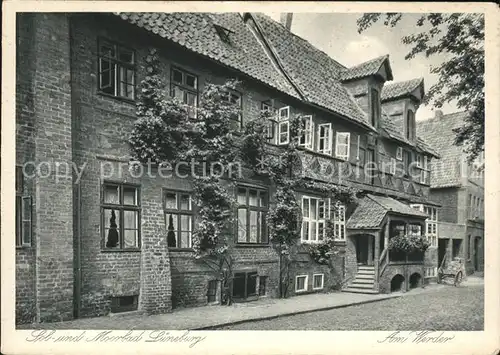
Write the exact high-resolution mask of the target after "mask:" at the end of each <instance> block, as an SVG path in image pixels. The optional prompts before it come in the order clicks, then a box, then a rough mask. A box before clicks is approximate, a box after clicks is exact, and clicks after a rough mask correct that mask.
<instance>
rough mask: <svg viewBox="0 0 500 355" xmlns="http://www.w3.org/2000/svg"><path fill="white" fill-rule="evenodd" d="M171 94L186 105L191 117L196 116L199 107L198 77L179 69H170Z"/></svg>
mask: <svg viewBox="0 0 500 355" xmlns="http://www.w3.org/2000/svg"><path fill="white" fill-rule="evenodd" d="M170 96H172V97H173V98H175V99H176V100H178V101H179V102H181V103H183V104H185V105H186V107H187V109H188V114H189V117H191V118H195V117H196V107H198V78H197V77H196V76H195V75H192V74H189V73H188V72H186V71H184V70H182V69H179V68H174V67H173V68H172V70H171V71H170Z"/></svg>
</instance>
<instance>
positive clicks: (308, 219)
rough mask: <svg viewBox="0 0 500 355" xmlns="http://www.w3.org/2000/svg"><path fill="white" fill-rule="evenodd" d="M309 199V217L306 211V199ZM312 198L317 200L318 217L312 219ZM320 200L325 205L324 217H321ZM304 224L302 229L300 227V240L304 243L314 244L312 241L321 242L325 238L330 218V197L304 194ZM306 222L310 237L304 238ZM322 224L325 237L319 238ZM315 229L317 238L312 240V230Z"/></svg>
mask: <svg viewBox="0 0 500 355" xmlns="http://www.w3.org/2000/svg"><path fill="white" fill-rule="evenodd" d="M306 200H307V208H308V210H307V217H306V213H304V201H306ZM311 200H315V201H316V204H315V205H316V219H311ZM320 202H323V204H324V207H323V218H320V213H319V211H320V208H319V204H320ZM301 208H302V224H301V229H300V241H301V243H304V244H312V243H319V242H321V241H322V240H324V239H325V237H326V221H327V220H328V219H330V199H329V198H321V197H316V196H307V195H304V196H302V205H301ZM304 223H307V228H308V229H307V237H308V239H304V232H305V229H304ZM314 223H315V224H314ZM313 224H314V225H315V228H313ZM320 225H323V237H322V238H321V239H319V236H320V235H319V230H320ZM313 229H315V232H316V233H315V235H316V239H314V240H312V239H311V236H312V233H311V232H312V231H313Z"/></svg>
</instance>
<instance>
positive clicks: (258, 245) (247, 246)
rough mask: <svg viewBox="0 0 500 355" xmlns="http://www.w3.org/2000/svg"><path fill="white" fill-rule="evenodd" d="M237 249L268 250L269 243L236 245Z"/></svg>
mask: <svg viewBox="0 0 500 355" xmlns="http://www.w3.org/2000/svg"><path fill="white" fill-rule="evenodd" d="M235 247H236V248H267V247H269V243H265V244H264V243H236V245H235Z"/></svg>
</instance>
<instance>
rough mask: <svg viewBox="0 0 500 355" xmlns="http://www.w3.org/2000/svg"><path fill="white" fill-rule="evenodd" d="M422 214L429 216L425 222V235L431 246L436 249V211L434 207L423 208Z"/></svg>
mask: <svg viewBox="0 0 500 355" xmlns="http://www.w3.org/2000/svg"><path fill="white" fill-rule="evenodd" d="M424 212H425V213H426V214H427V215H428V216H429V218H427V219H426V220H425V234H426V236H427V240H428V241H429V242H430V243H431V246H433V247H437V244H438V242H437V240H438V232H437V222H438V217H437V209H436V208H435V207H430V206H425V207H424Z"/></svg>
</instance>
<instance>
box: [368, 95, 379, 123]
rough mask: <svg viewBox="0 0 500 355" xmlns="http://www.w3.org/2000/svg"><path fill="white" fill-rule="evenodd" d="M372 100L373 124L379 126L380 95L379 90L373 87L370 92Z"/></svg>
mask: <svg viewBox="0 0 500 355" xmlns="http://www.w3.org/2000/svg"><path fill="white" fill-rule="evenodd" d="M370 96H371V98H370V100H371V124H372V126H373V127H375V128H377V126H378V121H379V117H380V95H379V92H378V90H376V89H371V92H370Z"/></svg>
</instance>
